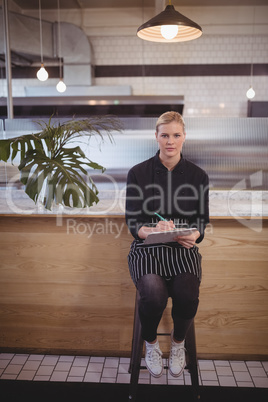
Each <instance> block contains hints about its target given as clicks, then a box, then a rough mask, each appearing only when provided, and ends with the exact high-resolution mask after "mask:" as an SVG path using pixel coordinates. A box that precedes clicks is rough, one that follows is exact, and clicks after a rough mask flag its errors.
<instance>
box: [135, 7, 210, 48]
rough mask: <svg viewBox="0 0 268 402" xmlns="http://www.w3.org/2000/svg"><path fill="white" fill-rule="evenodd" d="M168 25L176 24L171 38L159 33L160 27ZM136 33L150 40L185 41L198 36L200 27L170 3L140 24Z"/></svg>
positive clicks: (200, 32) (200, 30)
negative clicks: (160, 11)
mask: <svg viewBox="0 0 268 402" xmlns="http://www.w3.org/2000/svg"><path fill="white" fill-rule="evenodd" d="M168 25H171V26H178V30H177V32H175V36H174V37H172V38H171V39H169V38H168V36H166V37H164V36H163V33H161V27H163V26H168ZM162 32H163V29H162ZM137 35H138V37H139V38H141V39H144V40H148V41H151V42H166V43H170V42H185V41H188V40H193V39H197V38H199V37H200V36H201V35H202V28H201V27H200V26H199V25H198V24H196V23H195V22H194V21H191V20H190V19H189V18H187V17H185V16H184V15H182V14H180V13H179V12H178V11H176V10H175V8H174V7H173V6H172V5H168V6H166V8H165V10H164V11H162V13H160V14H158V15H156V16H155V17H154V18H152V19H150V20H149V21H147V22H145V23H144V24H143V25H141V26H140V27H139V28H138V30H137Z"/></svg>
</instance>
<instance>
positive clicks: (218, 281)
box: [0, 216, 268, 359]
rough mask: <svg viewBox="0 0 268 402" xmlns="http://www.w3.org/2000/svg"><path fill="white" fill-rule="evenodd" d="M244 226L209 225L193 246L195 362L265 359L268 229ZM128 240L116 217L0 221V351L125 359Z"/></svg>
mask: <svg viewBox="0 0 268 402" xmlns="http://www.w3.org/2000/svg"><path fill="white" fill-rule="evenodd" d="M244 223H245V222H244ZM246 223H247V222H246ZM250 223H251V224H252V225H253V227H251V228H249V227H247V226H245V225H243V224H241V223H240V222H238V221H236V220H233V219H212V225H211V227H210V228H208V231H207V235H206V238H205V240H204V241H203V242H202V243H201V244H200V251H201V254H202V255H203V278H202V284H201V292H200V306H199V310H198V314H197V317H196V335H197V347H198V355H199V357H203V358H205V357H213V358H223V359H226V358H232V357H235V358H245V357H246V358H248V359H254V358H267V355H268V345H267V339H268V318H267V293H268V291H267V288H268V284H267V268H268V263H267V262H268V253H267V249H268V221H267V220H258V219H256V220H252V221H251V222H250ZM261 225H262V227H261ZM131 241H132V237H131V235H130V234H129V233H128V230H127V228H126V226H125V223H124V218H123V217H122V216H111V217H105V216H100V217H85V216H84V217H81V216H80V217H64V218H62V222H61V221H60V220H57V219H56V218H55V217H53V216H41V217H40V216H29V217H27V216H1V217H0V250H1V261H0V322H1V328H0V349H1V350H2V351H4V350H12V351H14V350H18V351H27V350H28V351H35V352H38V353H40V352H46V353H78V354H91V355H92V354H93V355H114V356H115V355H120V356H123V355H125V356H128V355H129V354H130V350H131V338H132V324H133V309H134V300H135V287H134V285H133V283H132V281H131V278H130V276H129V272H128V266H127V254H128V250H129V245H130V243H131ZM170 308H171V306H170V303H169V305H168V308H167V310H166V312H165V315H164V317H163V319H162V321H161V324H160V328H159V329H160V330H161V331H170V330H171V327H172V322H171V318H170ZM160 342H161V345H162V348H163V350H164V352H165V353H167V352H168V349H169V339H166V338H161V340H160Z"/></svg>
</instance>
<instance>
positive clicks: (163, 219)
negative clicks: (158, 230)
mask: <svg viewBox="0 0 268 402" xmlns="http://www.w3.org/2000/svg"><path fill="white" fill-rule="evenodd" d="M155 215H157V216H158V218H160V219H161V221H165V222H166V221H167V220H166V219H165V218H163V216H161V215H159V214H158V213H157V212H155Z"/></svg>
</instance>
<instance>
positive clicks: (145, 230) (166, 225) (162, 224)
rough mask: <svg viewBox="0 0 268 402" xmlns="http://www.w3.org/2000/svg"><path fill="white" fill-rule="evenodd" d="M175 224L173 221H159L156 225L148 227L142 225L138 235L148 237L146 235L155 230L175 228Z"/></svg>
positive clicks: (143, 237)
mask: <svg viewBox="0 0 268 402" xmlns="http://www.w3.org/2000/svg"><path fill="white" fill-rule="evenodd" d="M174 228H175V225H174V223H173V221H159V222H158V223H157V225H156V226H154V227H148V226H142V227H141V228H140V230H139V231H138V236H139V238H140V239H146V237H147V236H148V235H149V234H151V233H154V232H166V231H168V230H173V229H174Z"/></svg>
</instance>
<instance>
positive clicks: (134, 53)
mask: <svg viewBox="0 0 268 402" xmlns="http://www.w3.org/2000/svg"><path fill="white" fill-rule="evenodd" d="M89 39H90V42H91V44H92V46H93V50H94V63H95V64H96V65H122V64H217V63H224V64H226V63H227V64H228V63H250V62H251V57H252V58H253V61H254V63H267V62H268V37H267V36H266V35H263V36H261V35H256V36H254V37H253V36H251V35H247V36H245V35H228V36H226V35H225V36H224V35H208V36H205V35H203V36H201V37H200V38H199V39H196V40H194V41H189V42H182V43H170V44H168V43H153V42H147V41H143V40H141V39H139V38H137V37H129V36H128V37H124V38H119V37H115V36H111V37H100V36H99V37H91V38H89Z"/></svg>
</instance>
